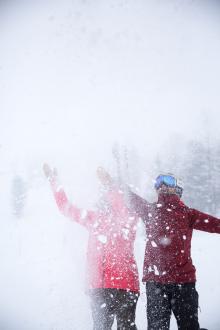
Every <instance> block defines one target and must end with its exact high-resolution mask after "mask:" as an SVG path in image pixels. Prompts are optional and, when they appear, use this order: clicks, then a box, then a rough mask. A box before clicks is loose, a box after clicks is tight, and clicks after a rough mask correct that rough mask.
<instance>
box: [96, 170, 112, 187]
mask: <svg viewBox="0 0 220 330" xmlns="http://www.w3.org/2000/svg"><path fill="white" fill-rule="evenodd" d="M96 173H97V176H98V178H99V180H100V181H101V183H102V184H104V185H111V184H112V183H113V179H112V177H111V176H110V174H109V173H108V172H107V171H106V170H105V169H104V168H103V167H98V168H97V171H96Z"/></svg>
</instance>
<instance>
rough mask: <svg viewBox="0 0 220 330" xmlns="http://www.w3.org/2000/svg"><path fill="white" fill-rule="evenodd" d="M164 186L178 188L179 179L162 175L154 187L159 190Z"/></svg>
mask: <svg viewBox="0 0 220 330" xmlns="http://www.w3.org/2000/svg"><path fill="white" fill-rule="evenodd" d="M162 184H165V185H166V186H168V187H171V188H175V187H177V179H176V178H175V177H174V176H172V175H164V174H160V175H159V176H158V177H157V178H156V180H155V184H154V187H155V188H156V189H159V188H160V187H161V186H162Z"/></svg>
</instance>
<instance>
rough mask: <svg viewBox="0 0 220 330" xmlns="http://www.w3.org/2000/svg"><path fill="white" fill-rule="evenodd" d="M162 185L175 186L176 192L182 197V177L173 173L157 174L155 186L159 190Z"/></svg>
mask: <svg viewBox="0 0 220 330" xmlns="http://www.w3.org/2000/svg"><path fill="white" fill-rule="evenodd" d="M162 185H165V186H167V187H170V188H175V192H176V194H177V195H178V196H179V197H181V196H182V193H183V184H182V182H181V180H180V179H177V178H176V177H175V176H174V175H173V174H171V173H167V174H160V175H158V176H157V178H156V180H155V183H154V187H155V189H156V190H158V189H159V188H160V187H161V186H162Z"/></svg>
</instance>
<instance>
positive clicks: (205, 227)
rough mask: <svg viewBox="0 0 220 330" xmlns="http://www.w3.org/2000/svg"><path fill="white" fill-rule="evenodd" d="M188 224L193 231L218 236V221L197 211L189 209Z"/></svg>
mask: <svg viewBox="0 0 220 330" xmlns="http://www.w3.org/2000/svg"><path fill="white" fill-rule="evenodd" d="M190 224H191V226H192V227H193V228H194V229H197V230H202V231H206V232H209V233H216V234H220V219H218V218H215V217H213V216H211V215H209V214H206V213H203V212H200V211H198V210H195V209H190Z"/></svg>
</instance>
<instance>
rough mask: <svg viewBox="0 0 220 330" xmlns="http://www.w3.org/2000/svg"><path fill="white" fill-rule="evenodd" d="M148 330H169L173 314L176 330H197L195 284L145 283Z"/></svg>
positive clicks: (196, 294)
mask: <svg viewBox="0 0 220 330" xmlns="http://www.w3.org/2000/svg"><path fill="white" fill-rule="evenodd" d="M146 294H147V321H148V330H169V327H170V317H171V312H173V314H174V316H175V318H176V321H177V325H178V330H199V329H200V327H199V322H198V293H197V291H196V288H195V283H184V284H161V283H157V282H147V283H146Z"/></svg>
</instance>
